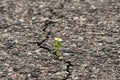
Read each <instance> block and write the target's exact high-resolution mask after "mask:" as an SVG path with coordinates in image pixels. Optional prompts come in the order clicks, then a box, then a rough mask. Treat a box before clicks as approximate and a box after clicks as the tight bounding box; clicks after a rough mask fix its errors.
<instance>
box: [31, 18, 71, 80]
mask: <svg viewBox="0 0 120 80" xmlns="http://www.w3.org/2000/svg"><path fill="white" fill-rule="evenodd" d="M53 23H56V22H53V21H49V20H47V21H46V22H45V24H44V28H43V29H42V31H43V32H45V33H47V34H46V37H45V39H44V40H42V41H41V42H31V43H35V44H37V45H38V46H39V47H40V48H43V49H45V50H47V51H49V52H52V51H53V50H51V49H50V48H48V47H46V46H44V45H43V43H44V42H45V41H47V40H48V39H49V36H50V32H48V31H46V29H47V28H48V25H49V24H53ZM53 53H55V52H53ZM57 59H58V60H60V59H59V58H57ZM60 61H61V60H60ZM62 61H63V62H65V64H67V68H66V71H67V72H68V74H67V75H66V77H64V78H63V79H62V80H67V79H68V78H69V76H70V75H71V72H70V67H71V66H72V64H71V62H70V61H65V60H62Z"/></svg>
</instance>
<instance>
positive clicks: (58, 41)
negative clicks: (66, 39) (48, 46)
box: [54, 38, 62, 57]
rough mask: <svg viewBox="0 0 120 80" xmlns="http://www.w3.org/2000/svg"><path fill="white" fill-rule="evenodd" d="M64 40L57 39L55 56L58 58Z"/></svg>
mask: <svg viewBox="0 0 120 80" xmlns="http://www.w3.org/2000/svg"><path fill="white" fill-rule="evenodd" d="M61 41H62V39H61V38H55V43H54V46H55V54H56V56H57V57H59V49H60V48H61V47H62V43H61Z"/></svg>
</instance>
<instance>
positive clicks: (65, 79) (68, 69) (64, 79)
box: [63, 60, 72, 80]
mask: <svg viewBox="0 0 120 80" xmlns="http://www.w3.org/2000/svg"><path fill="white" fill-rule="evenodd" d="M63 61H64V60H63ZM64 62H65V63H66V64H68V65H67V69H66V71H67V72H68V75H67V76H66V77H65V78H63V80H67V79H68V78H69V76H70V75H71V72H70V66H72V64H71V62H70V61H64Z"/></svg>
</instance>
